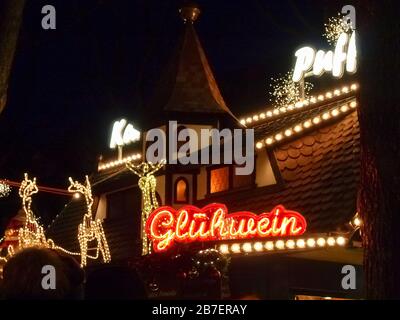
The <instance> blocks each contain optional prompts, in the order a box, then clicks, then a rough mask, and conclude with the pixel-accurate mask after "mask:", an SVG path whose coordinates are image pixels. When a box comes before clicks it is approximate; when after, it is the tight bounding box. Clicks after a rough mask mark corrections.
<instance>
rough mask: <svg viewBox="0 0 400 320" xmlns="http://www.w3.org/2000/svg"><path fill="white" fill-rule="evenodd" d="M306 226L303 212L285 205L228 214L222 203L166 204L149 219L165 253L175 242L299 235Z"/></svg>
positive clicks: (149, 227)
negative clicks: (195, 204) (182, 205)
mask: <svg viewBox="0 0 400 320" xmlns="http://www.w3.org/2000/svg"><path fill="white" fill-rule="evenodd" d="M306 228H307V223H306V220H305V219H304V217H303V216H302V215H301V214H300V213H298V212H296V211H291V210H287V209H285V207H283V206H282V205H278V206H276V207H275V208H274V209H273V210H271V211H270V212H267V213H262V214H259V215H257V214H254V213H252V212H248V211H242V212H235V213H230V214H228V210H227V208H226V206H225V205H224V204H220V203H213V204H209V205H207V206H205V207H203V208H197V207H195V206H192V205H187V206H184V207H182V208H180V209H179V210H176V209H174V208H172V207H169V206H163V207H160V208H158V209H156V210H155V211H153V212H152V213H151V215H150V216H149V218H148V219H147V222H146V232H147V235H148V237H149V239H150V240H151V241H152V242H153V248H154V251H155V252H164V251H166V250H168V249H169V248H171V247H172V246H173V244H174V243H190V242H203V241H219V240H233V239H238V240H239V239H248V238H269V237H284V236H297V235H301V234H303V233H304V232H305V231H306Z"/></svg>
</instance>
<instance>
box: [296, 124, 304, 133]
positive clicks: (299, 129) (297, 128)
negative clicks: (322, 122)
mask: <svg viewBox="0 0 400 320" xmlns="http://www.w3.org/2000/svg"><path fill="white" fill-rule="evenodd" d="M301 130H303V128H302V127H301V124H298V125H297V126H295V127H294V131H295V132H300V131H301Z"/></svg>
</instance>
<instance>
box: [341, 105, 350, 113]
mask: <svg viewBox="0 0 400 320" xmlns="http://www.w3.org/2000/svg"><path fill="white" fill-rule="evenodd" d="M348 110H349V107H348V106H347V104H344V105H342V106H341V107H340V111H341V112H347V111H348Z"/></svg>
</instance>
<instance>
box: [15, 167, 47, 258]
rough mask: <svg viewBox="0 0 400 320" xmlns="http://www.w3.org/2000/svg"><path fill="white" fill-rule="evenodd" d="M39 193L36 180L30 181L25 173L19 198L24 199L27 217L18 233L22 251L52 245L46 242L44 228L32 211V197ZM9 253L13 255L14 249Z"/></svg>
mask: <svg viewBox="0 0 400 320" xmlns="http://www.w3.org/2000/svg"><path fill="white" fill-rule="evenodd" d="M38 192H39V189H38V187H37V185H36V178H33V180H30V179H29V178H28V174H27V173H25V175H24V180H23V181H22V183H21V186H20V188H19V196H20V197H21V198H22V209H23V210H24V212H25V216H26V217H25V224H24V227H22V228H20V229H19V231H18V245H19V248H20V249H22V248H28V247H32V246H41V247H49V246H51V243H48V241H47V240H46V236H45V235H44V230H43V227H42V226H41V225H39V223H38V221H37V219H36V217H35V215H34V214H33V212H32V209H31V206H32V195H34V194H35V193H38ZM10 250H11V251H10ZM9 253H10V254H12V253H13V249H12V248H9Z"/></svg>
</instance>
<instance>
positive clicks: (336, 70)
mask: <svg viewBox="0 0 400 320" xmlns="http://www.w3.org/2000/svg"><path fill="white" fill-rule="evenodd" d="M347 39H348V37H347V34H346V33H342V34H341V35H340V36H339V39H338V40H337V43H336V48H335V54H334V56H333V68H332V75H333V76H334V77H336V78H340V77H341V76H342V75H343V70H344V63H343V62H344V61H345V60H346V52H345V51H344V48H345V46H346V43H347Z"/></svg>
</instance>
